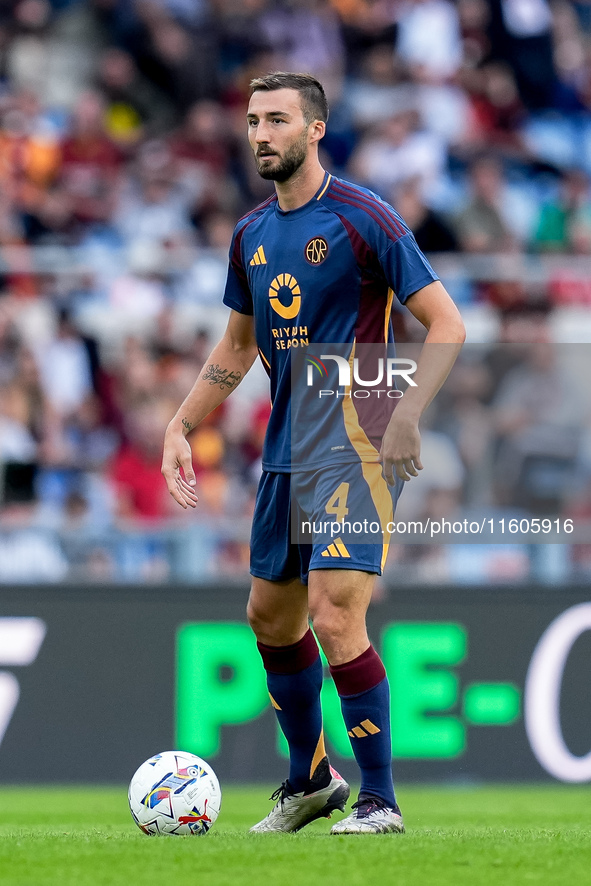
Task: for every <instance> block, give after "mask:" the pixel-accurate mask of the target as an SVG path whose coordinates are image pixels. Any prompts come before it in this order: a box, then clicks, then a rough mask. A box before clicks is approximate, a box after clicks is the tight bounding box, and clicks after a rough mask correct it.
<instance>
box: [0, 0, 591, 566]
mask: <svg viewBox="0 0 591 886" xmlns="http://www.w3.org/2000/svg"><path fill="white" fill-rule="evenodd" d="M275 69H283V70H307V71H310V72H312V73H314V74H315V75H316V76H318V77H319V78H320V79H321V80H322V82H323V83H324V84H325V88H326V91H327V94H328V97H329V101H330V105H331V116H330V121H329V128H328V133H327V136H326V138H325V139H324V141H323V147H322V152H323V156H322V159H323V162H324V164H325V165H326V166H327V167H328V168H329V169H330V170H331V171H332V172H334V173H335V174H337V175H343V176H345V177H347V178H349V179H352V180H355V181H358V182H360V183H361V184H363V185H366V186H368V187H370V188H372V189H374V190H376V191H377V192H378V193H379V194H380V195H382V196H383V197H384V198H385V199H387V200H389V201H390V202H391V203H392V204H393V205H394V206H395V207H396V208H397V209H398V211H399V212H400V213H401V214H402V216H403V217H404V218H405V219H406V221H407V223H408V224H409V225H410V227H411V228H412V230H413V231H414V233H415V236H416V238H417V240H418V242H419V245H420V246H421V248H423V249H424V250H425V251H426V252H427V253H429V254H430V255H433V256H434V259H433V260H434V264H435V267H436V268H441V274H442V278H443V279H444V282H446V285H448V288H449V289H450V291H451V292H452V295H453V296H454V298H456V300H457V301H458V303H459V304H460V307H461V310H462V312H463V314H464V316H465V317H466V321H467V326H468V331H469V337H471V338H472V340H475V341H483V342H486V343H487V344H486V347H485V350H484V351H482V352H481V356H482V357H483V359H482V360H480V361H479V362H478V364H476V363H470V360H469V357H466V358H464V363H462V364H461V366H460V368H459V370H458V372H457V374H456V376H454V377H455V378H457V379H458V381H457V382H454V384H453V385H452V386H451V387H450V388H449V389H448V390H447V392H446V394H445V397H443V398H441V404H443V405H442V406H440V407H438V411H437V410H436V411H435V413H433V415H432V417H431V418H429V422H428V424H429V427H428V428H427V429H426V432H425V433H426V443H425V445H432V446H434V447H435V449H436V448H437V446H436V444H438V445H439V446H440V447H443V448H442V449H441V452H443V451H444V450H445V449H446V447H447V453H448V455H447V457H448V459H449V461H448V464H449V465H450V467H449V470H448V472H446V476H447V478H448V481H449V482H448V484H447V486H445V485H444V487H443V488H442V489H437V484H434V486H433V489H430V490H428V494H427V485H425V484H426V481H423V492H422V493H421V495H422V498H421V495H419V494H418V491H417V494H416V495H415V496H414V498H413V495H410V496H408V501H409V504H408V506H407V507H408V508H409V509H410V510H409V512H411V511H412V509H413V508H414V512H415V513H419V512H422V511H424V510H425V508H427V511H429V508H433V509H434V512H437V509H441V508H442V507H443V506H444V503H445V502H447V504H446V505H445V506H448V507H450V508H451V507H452V505H453V507H456V506H458V505H459V504H460V503H462V502H463V503H464V505H467V506H471V507H485V506H486V507H488V508H491V507H499V508H509V509H510V508H512V507H516V508H518V509H519V508H521V509H525V512H528V513H529V512H532V513H533V512H536V508H537V509H538V510H539V508H540V507H541V505H540V504H539V502H538V503H536V502H535V501H533V500H532V498H531V487H532V484H533V486H535V483H534V481H533V480H532V479H531V477H532V476H534V475H535V476H536V477H538V478H539V477H540V476H545V472H544V470H542V469H541V468H540V469H538V473H537V474H535V472H534V474H531V475H530V480H529V481H528V482H526V480H525V479H524V476H522V475H520V474H519V472H517V473H516V474H515V475H511V472H510V471H509V473H507V474H506V472H505V467H506V464H507V463H511V464H512V465H513V467H514V466H515V463H514V461H512V456H511V455H510V453H511V452H512V450H511V446H512V445H514V446H517V449H519V447H520V446H521V447H522V449H523V446H525V444H524V443H523V441H522V440H521V437H520V441H521V442H519V444H517V443H516V442H515V440H516V439H517V437H518V436H519V435H520V434H521V435H522V436H524V437H525V438H528V439H532V438H535V439H539V437H540V436H543V434H542V433H541V431H540V427H541V426H542V425H543V426H544V427H546V426H547V425H548V424H550V425H552V426H556V425H557V418H556V416H557V415H558V412H556V411H555V413H554V418H551V416H549V415H547V414H546V412H544V409H545V408H547V402H548V400H547V399H546V400H544V398H542V399H541V400H540V402H539V403H538V401H537V400H536V399H535V397H533V398H532V396H531V392H529V389H528V388H527V384H526V383H525V382H523V381H522V380H521V381H519V383H518V382H517V381H516V379H517V376H511V374H510V373H508V374H507V378H506V379H505V382H506V386H505V387H503V385H502V384H501V382H500V380H501V376H503V375H504V373H501V372H499V366H498V365H495V354H496V353H497V352H496V351H495V343H496V342H501V343H502V342H508V343H513V344H515V343H519V342H522V343H523V342H529V343H530V346H531V347H534V349H535V348H536V347H539V348H542V350H541V351H535V354H534V356H532V355H531V354H530V352H525V351H524V352H523V353H521V352H520V353H519V354H518V355H517V356H516V357H515V366H513V367H512V369H515V370H517V369H518V368H519V367H521V369H522V370H523V373H522V375H523V374H524V375H523V377H524V378H525V379H526V381H527V378H528V371H530V374H531V372H533V369H531V365H530V364H529V363H528V361H530V360H533V361H535V360H536V359H537V360H541V361H542V362H543V361H544V360H546V361H548V360H550V358H549V357H548V352H547V351H544V350H543V347H544V346H545V345H547V344H548V343H550V342H552V341H556V340H561V339H562V340H564V341H568V340H569V338H568V334H569V330H572V329H573V328H574V329H575V330H576V333H577V335H578V338H576V339H575V340H577V341H589V340H591V285H590V284H589V279H590V276H591V275H590V270H591V264H588V263H587V259H588V260H589V262H591V114H590V108H591V2H589V0H577V2H572V0H557V2H554V3H549V2H547V0H456V2H452V0H51V2H50V0H0V463H1V465H2V482H1V483H0V495H1V504H0V581H4V582H11V581H43V580H46V581H54V580H56V581H57V580H76V581H80V580H85V579H86V580H89V581H94V580H103V581H110V580H113V581H165V580H182V581H192V582H198V581H208V580H210V579H212V578H215V577H216V576H222V577H225V578H231V577H243V576H244V575H246V573H247V571H248V545H247V540H248V526H249V517H250V515H251V513H252V507H253V500H254V491H255V489H256V483H257V479H258V474H259V471H260V454H261V444H262V439H263V436H264V430H265V427H266V421H267V418H268V412H269V405H268V394H267V390H266V384H265V379H264V377H263V374H262V372H259V371H258V370H256V369H255V370H253V372H252V375H251V376H249V377H247V379H246V380H245V382H244V383H243V385H242V386H241V388H240V389H239V390H238V391H237V393H236V394H235V395H233V396H232V397H231V398H230V399H229V400H228V401H227V403H226V404H224V406H223V407H222V408H220V409H218V410H217V411H216V412H215V413H214V414H212V416H210V418H209V419H208V420H207V422H205V423H204V424H203V425H202V426H201V427H200V428H199V429H198V430H197V431H196V432H195V433H194V434H193V436H192V441H191V442H192V446H193V452H194V457H195V464H196V468H197V473H198V491H199V495H200V505H199V508H198V511H197V512H196V513H195V514H191V515H186V514H185V513H184V512H180V509H178V507H177V510H176V511H175V509H174V508H173V506H172V505H173V503H172V501H171V499H170V498H169V496H168V494H167V492H166V489H165V486H164V483H163V481H162V479H161V476H160V456H161V443H162V435H163V431H164V428H165V426H166V423H167V422H168V420H169V418H170V417H171V415H172V414H173V413H174V411H175V410H176V408H177V406H178V403H179V402H180V401H181V400H182V398H183V397H184V396H185V394H186V393H187V391H188V390H189V388H190V386H191V384H192V382H193V380H194V378H195V377H196V374H197V372H198V370H199V368H200V367H201V365H202V364H203V361H204V359H205V357H206V356H207V353H208V349H209V348H210V347H211V345H212V343H214V341H215V339H216V337H217V336H218V335H219V333H220V331H221V330H222V329H223V326H224V325H225V317H226V314H225V310H224V309H223V308H222V307H221V294H222V292H223V285H224V280H225V273H226V261H227V250H228V246H229V243H230V238H231V235H232V230H233V227H234V224H235V221H236V219H237V218H238V217H239V216H240V215H241V214H243V212H244V211H246V210H247V209H249V208H250V207H252V206H253V205H254V204H256V203H258V202H260V201H261V200H262V199H265V198H266V196H267V195H268V194H269V193H270V187H271V185H270V183H269V182H264V181H262V180H261V179H260V178H259V177H258V175H257V174H256V171H255V168H254V163H253V161H252V158H251V156H250V152H249V148H248V144H247V141H246V131H245V107H246V103H247V99H248V84H249V81H250V80H251V78H252V77H254V76H258V75H260V74H261V73H264V72H267V71H270V70H275ZM438 262H439V264H438ZM450 262H451V263H450ZM454 262H455V264H454ZM467 267H468V268H469V270H468V271H466V268H467ZM458 268H460V270H459V271H458ZM454 269H455V270H454ZM446 273H447V274H448V276H447V277H446ZM569 318H570V319H569ZM397 325H398V327H399V332H400V337H401V338H403V339H404V338H406V339H408V340H409V341H413V340H414V339H416V338H417V337H418V334H419V332H418V330H417V329H416V326H415V325H414V324H413V323H412V318H409V317H408V316H406V315H405V313H404V312H402V311H401V312H400V314H399V322H398V324H397ZM581 347H582V346H581ZM552 353H554V352H552ZM503 354H506V351H503ZM552 359H556V358H555V357H553V358H552ZM466 361H467V362H466ZM509 362H511V361H509ZM558 362H559V363H560V360H559V361H558ZM498 363H499V361H498V360H497V364H498ZM528 366H529V367H530V369H529V370H528ZM546 369H547V371H548V372H551V371H552V372H559V370H560V372H562V369H563V367H562V366H560V367H557V366H555V367H554V368H552V367H549V366H547V367H546ZM538 371H539V372H541V371H542V370H541V369H539V370H536V372H538ZM575 374H576V373H575ZM534 375H535V372H534ZM536 377H537V376H536ZM512 378H513V382H512ZM519 378H520V379H521V376H519ZM554 381H555V380H551V383H552V384H554ZM454 385H455V387H454ZM512 385H513V387H512ZM507 386H508V387H507ZM513 388H515V390H516V391H517V392H518V393H517V394H515V397H516V399H515V400H512V396H513V394H512V391H513ZM569 390H570V388H569ZM513 393H514V392H513ZM519 397H521V407H520V408H521V413H519V414H520V418H515V416H514V415H513V413H512V412H511V409H517V411H518V412H519V409H518V408H517V407H518V405H519V402H518V401H519ZM567 401H568V398H566V399H565V403H566V402H567ZM532 402H534V405H535V408H533V407H532V409H529V408H528V409H526V408H525V407H526V406H528V407H529V406H530V405H531V403H532ZM551 402H552V399H551ZM568 402H570V401H568ZM577 402H578V406H577V407H576V408H575V407H573V406H572V404H571V412H570V413H568V409H567V407H566V406H565V409H566V413H565V415H566V417H565V416H562V418H563V419H564V421H563V425H564V427H568V428H569V429H571V430H572V428H571V424H569V422H571V419H572V415H573V413H576V419H577V422H578V424H577V427H578V428H579V431H578V432H577V433H576V434H575V433H574V432H572V433H571V432H570V431H569V433H567V434H566V437H567V443H568V446H567V447H566V448H567V449H568V454H567V455H565V463H564V465H562V467H561V469H560V470H562V471H563V473H562V474H561V473H560V471H558V473H555V474H553V476H556V477H558V476H560V477H561V478H562V479H563V480H564V481H565V486H564V488H565V489H567V488H568V489H570V488H571V485H572V483H573V482H574V483H575V486H576V487H577V489H578V492H579V494H578V495H574V494H570V492H569V494H568V495H567V494H566V493H565V494H564V495H561V496H559V497H558V499H556V501H554V504H553V507H554V508H555V509H557V512H560V513H567V512H570V511H572V512H573V513H577V514H578V515H579V516H580V518H581V519H586V517H587V514H586V508H587V505H586V502H585V497H584V496H582V497H581V494H580V493H581V490H582V489H588V487H587V486H586V485H585V484H586V483H587V482H588V471H587V468H588V459H587V458H586V456H585V452H586V448H585V447H586V446H587V445H588V444H587V443H586V440H587V437H586V428H587V427H588V412H586V409H587V407H588V404H586V403H581V402H579V401H577ZM506 404H510V405H511V406H510V407H509V405H506ZM516 404H517V405H516ZM545 404H546V405H545ZM538 407H539V414H538V412H536V409H538ZM506 410H507V412H506ZM567 419H568V421H567ZM561 420H562V419H561ZM527 429H529V437H528V433H526V430H527ZM555 430H556V427H555ZM548 433H549V437H548V440H550V439H554V438H552V434H551V432H548ZM544 439H546V438H544ZM467 441H469V442H467ZM526 448H527V447H526ZM548 448H549V449H551V446H550V444H549V443H548ZM520 452H521V450H520ZM508 453H509V454H508ZM538 454H539V453H538ZM521 455H523V452H521ZM542 455H543V454H542ZM523 457H524V459H526V456H523ZM482 459H485V462H486V464H487V465H488V466H489V467H488V468H487V469H486V470H484V469H482V465H483V464H484V463H485V462H483V461H482ZM503 459H504V460H505V461H503ZM434 463H437V462H436V460H435V462H434ZM454 466H455V467H454ZM477 466H479V467H477ZM530 467H531V465H530ZM498 472H500V473H501V475H502V476H504V477H506V482H505V483H504V484H503V482H499V481H498V476H497V474H498ZM448 474H449V476H448ZM452 475H453V476H452ZM567 475H568V476H567ZM450 478H451V479H450ZM573 478H576V480H573ZM452 480H453V482H452ZM567 480H568V482H566V481H567ZM535 482H538V481H537V480H536V481H535ZM528 483H529V485H528ZM569 484H571V485H569ZM409 489H410V486H409ZM528 490H529V491H528ZM515 496H517V499H515ZM555 498H556V496H555ZM514 499H515V500H514ZM569 509H570V510H569ZM464 547H465V546H464ZM464 547H462V546H458V550H457V551H455V552H448V551H443V552H442V551H441V550H438V549H437V548H436V547H429V548H427V546H422V547H415V548H414V549H412V550H411V548H410V547H409V546H402V545H401V546H400V548H399V549H398V548H396V547H394V548H393V552H392V556H391V564H392V565H391V569H392V571H393V572H392V574H394V572H395V571H397V574H399V575H400V574H404V575H405V576H406V577H407V579H408V580H409V581H412V580H415V579H416V580H421V581H429V580H445V579H446V578H447V579H448V580H462V578H465V580H467V581H470V580H474V581H477V580H483V581H495V580H498V581H503V580H511V581H512V580H519V579H527V578H528V577H531V576H532V575H536V574H539V575H546V576H548V575H553V576H555V578H556V580H565V579H566V578H568V577H572V576H576V575H580V574H583V573H585V574H588V572H589V571H591V556H590V555H586V554H585V551H586V548H585V547H584V546H578V547H577V548H576V549H572V550H571V549H567V548H565V547H563V546H559V545H547V546H544V547H545V548H547V549H548V551H550V553H548V552H546V553H545V554H544V555H543V556H542V555H541V554H540V553H539V552H538V553H532V551H531V550H529V549H528V548H527V546H525V547H524V546H519V545H513V546H512V547H511V549H510V551H509V553H507V552H505V551H504V549H500V548H499V549H495V548H493V547H492V546H489V550H490V551H493V552H494V550H496V551H497V555H498V556H497V559H494V557H492V556H491V557H490V558H489V560H486V558H485V557H484V556H482V555H480V554H478V552H477V551H476V547H474V548H473V551H472V553H470V552H469V551H466V550H464ZM550 549H552V550H550ZM413 551H414V553H413ZM586 556H587V559H585V557H586ZM544 557H545V558H546V559H544ZM485 561H486V562H487V563H488V565H487V566H486V568H484V566H483V564H484V563H485ZM489 561H490V562H489ZM470 564H472V566H470ZM536 564H537V565H536ZM536 569H537V570H538V572H536Z"/></svg>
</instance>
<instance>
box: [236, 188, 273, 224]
mask: <svg viewBox="0 0 591 886" xmlns="http://www.w3.org/2000/svg"><path fill="white" fill-rule="evenodd" d="M276 199H277V194H271V196H270V197H267V199H266V200H263V202H262V203H259V205H258V206H255V208H254V209H251V210H250V212H247V213H246V215H243V216H241V218H239V219H238V221H237V222H236V224H240V222H241V221H244V219H245V218H248V217H249V216H251V215H254V214H255V212H261V211H262V210H263V209H266V208H267V206H270V205H271V203H273V202H274V201H275V200H276Z"/></svg>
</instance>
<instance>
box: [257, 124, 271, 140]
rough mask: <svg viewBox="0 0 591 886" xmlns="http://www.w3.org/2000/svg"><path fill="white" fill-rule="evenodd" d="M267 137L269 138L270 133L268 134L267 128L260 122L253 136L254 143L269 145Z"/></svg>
mask: <svg viewBox="0 0 591 886" xmlns="http://www.w3.org/2000/svg"><path fill="white" fill-rule="evenodd" d="M269 136H270V132H269V128H268V126H267V125H266V124H265V123H262V122H261V123H259V125H258V126H257V131H256V135H255V141H256V143H257V145H263V144H268V143H269Z"/></svg>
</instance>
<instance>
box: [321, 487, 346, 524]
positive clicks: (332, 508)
mask: <svg viewBox="0 0 591 886" xmlns="http://www.w3.org/2000/svg"><path fill="white" fill-rule="evenodd" d="M348 495H349V484H348V483H341V484H340V486H337V488H336V489H335V491H334V492H333V494H332V495H331V497H330V498H329V499H328V501H327V503H326V508H325V510H326V513H327V514H334V516H335V518H336V521H337V523H342V522H343V520H344V519H345V517H346V516H347V514H348V513H349V508H348V507H347V496H348Z"/></svg>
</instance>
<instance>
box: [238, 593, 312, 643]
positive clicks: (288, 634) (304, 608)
mask: <svg viewBox="0 0 591 886" xmlns="http://www.w3.org/2000/svg"><path fill="white" fill-rule="evenodd" d="M247 614H248V620H249V623H250V626H251V627H252V629H253V631H254V633H255V634H256V637H257V640H258V641H259V642H260V643H266V644H267V645H269V646H289V645H290V644H291V643H297V641H298V640H301V638H302V637H303V636H304V634H305V633H306V631H307V630H308V589H307V587H306V586H305V585H304V584H303V583H302V582H301V581H300V579H299V578H291V579H286V580H284V581H268V580H267V579H264V578H257V577H253V579H252V586H251V589H250V595H249V598H248V607H247Z"/></svg>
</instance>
